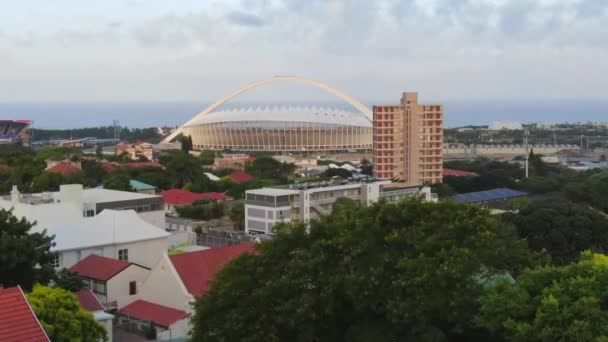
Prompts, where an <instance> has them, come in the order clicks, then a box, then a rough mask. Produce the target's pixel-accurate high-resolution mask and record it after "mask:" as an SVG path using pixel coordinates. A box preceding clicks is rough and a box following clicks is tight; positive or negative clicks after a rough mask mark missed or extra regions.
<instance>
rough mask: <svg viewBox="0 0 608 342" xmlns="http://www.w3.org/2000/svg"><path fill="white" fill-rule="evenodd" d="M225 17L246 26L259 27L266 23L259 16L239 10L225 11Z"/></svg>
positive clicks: (236, 23)
mask: <svg viewBox="0 0 608 342" xmlns="http://www.w3.org/2000/svg"><path fill="white" fill-rule="evenodd" d="M226 19H227V20H228V21H229V22H230V23H232V24H235V25H240V26H247V27H260V26H264V25H265V24H266V22H265V21H264V20H263V19H262V18H261V17H259V16H257V15H254V14H250V13H245V12H241V11H231V12H229V13H227V14H226Z"/></svg>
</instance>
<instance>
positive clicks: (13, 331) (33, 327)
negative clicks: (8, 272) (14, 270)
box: [0, 287, 50, 342]
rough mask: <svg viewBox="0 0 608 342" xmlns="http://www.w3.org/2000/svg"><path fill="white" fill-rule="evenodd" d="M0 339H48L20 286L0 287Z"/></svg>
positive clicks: (12, 341) (28, 341)
mask: <svg viewBox="0 0 608 342" xmlns="http://www.w3.org/2000/svg"><path fill="white" fill-rule="evenodd" d="M0 341H11V342H22V341H23V342H26V341H27V342H38V341H40V342H42V341H46V342H48V341H50V340H49V338H48V336H47V335H46V333H45V332H44V329H42V325H40V322H39V321H38V318H37V317H36V315H35V314H34V311H32V308H31V307H30V304H29V303H28V302H27V299H26V298H25V295H24V294H23V291H21V288H20V287H10V288H7V289H0Z"/></svg>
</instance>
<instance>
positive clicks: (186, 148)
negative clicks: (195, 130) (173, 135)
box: [178, 135, 194, 152]
mask: <svg viewBox="0 0 608 342" xmlns="http://www.w3.org/2000/svg"><path fill="white" fill-rule="evenodd" d="M178 141H179V142H180V143H181V149H182V151H183V152H190V151H192V148H193V147H194V146H193V144H192V136H191V135H189V136H185V135H180V136H179V137H178Z"/></svg>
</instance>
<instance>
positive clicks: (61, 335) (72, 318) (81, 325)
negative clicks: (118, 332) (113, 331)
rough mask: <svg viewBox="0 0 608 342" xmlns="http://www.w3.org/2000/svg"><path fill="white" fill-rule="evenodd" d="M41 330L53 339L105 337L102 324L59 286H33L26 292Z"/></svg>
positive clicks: (74, 341)
mask: <svg viewBox="0 0 608 342" xmlns="http://www.w3.org/2000/svg"><path fill="white" fill-rule="evenodd" d="M26 296H27V301H28V302H29V303H30V305H31V307H32V310H34V313H35V314H36V317H38V320H39V321H40V324H42V327H43V328H44V331H45V332H46V334H47V335H48V336H49V338H50V339H51V341H53V342H64V341H65V342H79V341H82V342H85V341H90V342H93V341H99V340H100V339H102V340H107V332H106V329H105V327H104V326H103V325H101V324H100V323H99V322H97V321H96V320H95V318H94V317H93V314H91V313H90V312H88V311H86V310H85V309H83V308H82V307H81V306H80V303H79V302H78V299H77V298H76V296H75V295H74V294H72V293H71V292H69V291H66V290H64V289H61V288H50V287H46V286H40V285H36V286H35V287H34V290H33V291H32V293H29V294H27V295H26Z"/></svg>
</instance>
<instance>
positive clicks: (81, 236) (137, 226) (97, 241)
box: [32, 209, 170, 251]
mask: <svg viewBox="0 0 608 342" xmlns="http://www.w3.org/2000/svg"><path fill="white" fill-rule="evenodd" d="M44 228H46V229H47V234H48V235H55V247H54V248H53V250H54V251H61V250H70V249H82V248H85V247H94V246H106V245H111V244H118V243H127V242H135V241H144V240H151V239H160V238H166V237H168V236H169V235H170V234H169V233H167V232H166V231H165V230H164V229H161V228H158V227H156V226H154V225H152V224H150V223H147V222H145V221H144V220H143V219H142V218H141V217H139V216H138V215H137V213H135V211H133V210H110V209H105V210H103V211H102V212H101V213H99V214H98V215H97V216H93V217H84V218H79V219H77V220H75V221H72V222H69V223H57V224H51V225H47V226H46V227H44ZM41 229H42V228H41V227H39V226H38V225H36V226H34V228H33V229H32V230H33V231H36V232H38V231H40V230H41Z"/></svg>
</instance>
